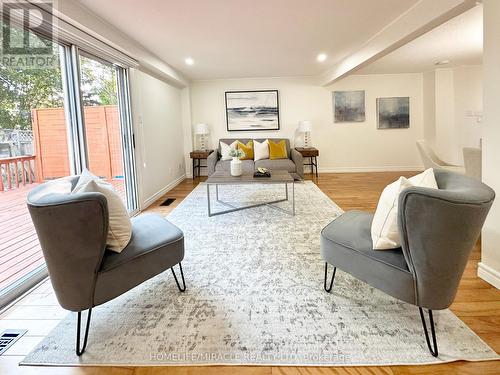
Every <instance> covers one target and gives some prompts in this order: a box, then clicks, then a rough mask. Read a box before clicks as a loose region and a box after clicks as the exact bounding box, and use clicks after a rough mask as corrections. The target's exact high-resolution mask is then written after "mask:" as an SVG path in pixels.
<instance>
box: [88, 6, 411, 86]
mask: <svg viewBox="0 0 500 375" xmlns="http://www.w3.org/2000/svg"><path fill="white" fill-rule="evenodd" d="M79 1H80V3H81V4H83V5H84V6H86V7H87V8H89V9H90V10H91V11H92V12H94V13H95V14H96V15H98V16H100V17H101V18H102V19H104V20H105V21H107V22H109V23H111V24H112V25H113V26H115V27H116V28H118V29H119V30H121V31H122V32H123V33H125V34H127V35H128V36H129V37H131V38H132V39H134V40H136V41H137V42H139V43H141V44H142V45H143V46H144V47H145V48H147V49H148V50H150V51H151V52H152V53H154V54H156V55H157V56H158V57H159V58H161V59H163V60H164V61H165V62H167V63H168V64H170V65H171V66H173V67H174V68H176V69H177V70H179V71H180V72H181V73H183V74H184V75H185V76H187V77H188V78H190V79H193V80H197V79H218V78H242V77H280V76H312V75H319V74H321V73H323V72H324V71H325V70H326V69H328V68H329V67H331V66H333V65H334V64H335V63H336V62H338V61H340V60H342V59H343V58H345V57H347V56H348V55H350V54H351V53H353V52H354V51H356V50H357V49H359V48H360V47H361V46H362V45H363V43H364V42H366V41H368V40H369V39H370V38H371V37H372V36H373V35H375V34H376V33H377V32H379V31H381V30H382V29H383V28H384V26H386V25H387V24H389V23H390V22H392V21H393V20H395V19H396V18H397V17H398V16H400V15H401V14H402V13H404V12H405V11H407V10H408V9H409V8H410V7H411V6H412V5H414V4H415V3H417V2H418V0H376V1H372V0H369V1H367V0H142V1H138V0H106V1H102V0H79ZM320 52H322V53H326V54H327V55H328V59H327V60H326V61H325V62H324V63H319V62H317V61H316V56H317V55H318V54H319V53H320ZM186 57H192V58H193V59H194V61H195V63H194V65H192V66H187V65H186V64H185V63H184V60H185V58H186Z"/></svg>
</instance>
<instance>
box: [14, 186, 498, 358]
mask: <svg viewBox="0 0 500 375" xmlns="http://www.w3.org/2000/svg"><path fill="white" fill-rule="evenodd" d="M280 194H281V195H284V188H283V187H281V186H270V185H261V186H255V185H254V186H249V185H248V186H236V187H234V186H232V187H230V186H223V187H221V188H220V197H221V199H224V200H226V201H229V202H232V203H233V204H235V205H238V204H247V203H255V202H258V201H261V200H264V199H267V200H272V199H275V198H276V196H278V195H280ZM295 194H296V202H297V204H296V210H297V215H296V216H295V217H292V216H290V215H289V214H287V213H285V212H282V211H280V210H276V209H273V208H271V207H267V206H262V207H258V208H252V209H249V210H245V211H239V212H234V213H230V214H226V215H221V216H215V217H211V218H208V217H207V203H206V186H205V185H204V184H201V185H199V186H198V187H197V188H196V189H195V190H194V191H193V192H192V193H191V194H190V195H189V196H188V197H187V198H186V199H185V200H184V201H183V202H182V203H181V204H180V205H179V206H178V207H177V208H176V209H175V210H174V211H173V212H172V213H171V214H170V215H169V216H168V219H169V220H171V221H172V222H173V223H175V224H176V225H178V226H179V227H180V228H181V229H182V230H183V231H184V234H185V238H186V257H185V259H184V261H183V267H184V273H185V276H186V283H187V291H186V292H185V293H179V292H178V290H177V287H176V285H175V282H174V280H173V277H172V274H171V273H170V271H168V272H164V273H162V274H160V275H158V276H157V277H155V278H153V279H151V280H149V281H148V282H146V283H144V284H142V285H141V286H139V287H137V288H135V289H133V290H132V291H130V292H128V293H127V294H125V295H123V296H121V297H119V298H117V299H115V300H113V301H111V302H109V303H107V304H104V305H102V306H99V307H97V308H95V309H94V311H93V314H92V324H91V329H90V336H89V343H88V348H87V351H86V353H85V354H84V355H83V356H82V357H81V358H78V357H77V356H76V355H75V354H74V345H75V314H69V315H68V317H67V318H66V319H65V320H63V321H62V322H61V323H60V324H59V326H57V327H56V328H55V329H54V330H53V331H52V332H51V333H50V334H49V335H48V336H47V337H46V338H45V339H44V340H43V341H42V342H41V343H40V344H39V345H38V346H37V347H36V348H35V349H34V350H33V351H32V352H31V353H30V354H29V355H28V356H27V357H26V358H25V359H24V361H23V363H22V364H31V365H34V364H42V365H63V364H66V365H148V366H155V365H195V364H196V365H200V364H210V365H211V364H247V365H285V364H297V365H314V366H323V365H329V366H330V365H340V366H345V365H396V364H424V363H438V362H443V361H453V360H458V359H465V360H482V359H498V356H497V354H496V353H495V352H494V351H493V350H492V349H490V348H489V347H488V346H487V345H486V344H485V343H484V342H483V341H481V340H480V339H479V337H477V336H476V335H475V334H474V333H473V332H472V331H471V330H470V329H469V328H468V327H467V326H466V325H465V324H464V323H462V322H461V321H460V320H459V319H458V318H457V317H456V316H455V315H454V314H453V313H451V312H450V311H449V310H444V311H437V312H436V314H435V319H436V322H437V335H438V343H439V353H440V355H439V358H434V357H432V356H431V355H430V354H429V352H428V350H427V346H426V343H425V338H424V335H423V331H422V326H421V322H420V317H419V313H418V309H417V307H415V306H411V305H408V304H405V303H403V302H400V301H398V300H395V299H393V298H391V297H389V296H387V295H386V294H384V293H382V292H379V291H377V290H375V289H373V288H371V287H370V286H368V285H366V284H364V283H363V282H361V281H358V280H356V279H355V278H353V277H351V276H350V275H348V274H346V273H344V272H341V271H338V272H337V276H336V279H335V285H334V289H333V291H332V293H331V294H327V293H326V292H324V290H323V285H322V283H323V272H324V268H323V267H324V263H323V262H322V260H321V257H320V252H319V234H320V231H321V229H322V228H323V227H324V226H325V225H326V224H328V223H329V222H330V221H331V220H334V219H335V218H336V217H337V216H338V215H339V214H341V213H342V210H341V209H340V208H339V207H338V206H336V205H335V204H334V203H333V202H332V201H331V200H330V199H329V198H328V197H327V196H326V195H324V194H323V193H322V192H321V191H320V190H319V188H318V187H317V186H316V185H314V184H313V183H311V182H305V183H298V184H296V186H295ZM281 195H280V196H281ZM279 205H280V206H281V207H283V208H288V203H287V202H283V203H280V204H279ZM214 208H215V209H224V208H226V207H225V206H222V205H220V204H217V205H215V207H214Z"/></svg>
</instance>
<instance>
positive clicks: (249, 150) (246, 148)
mask: <svg viewBox="0 0 500 375" xmlns="http://www.w3.org/2000/svg"><path fill="white" fill-rule="evenodd" d="M238 148H239V149H240V150H241V151H243V152H244V153H245V156H244V157H242V158H241V159H240V160H253V141H248V143H247V144H244V143H241V142H240V141H238Z"/></svg>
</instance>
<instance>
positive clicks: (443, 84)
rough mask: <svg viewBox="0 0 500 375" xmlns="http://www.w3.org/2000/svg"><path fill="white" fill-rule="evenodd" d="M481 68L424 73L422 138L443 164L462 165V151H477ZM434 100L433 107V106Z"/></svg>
mask: <svg viewBox="0 0 500 375" xmlns="http://www.w3.org/2000/svg"><path fill="white" fill-rule="evenodd" d="M482 86H483V77H482V66H480V65H472V66H459V67H456V68H448V69H436V70H435V71H434V72H427V73H424V118H425V125H424V136H425V139H426V140H427V141H429V143H431V145H432V146H433V147H434V148H435V151H436V153H437V154H438V155H439V156H440V157H441V158H442V159H443V160H445V161H447V162H449V163H452V164H458V165H463V163H464V161H463V151H462V150H463V148H464V147H479V142H480V139H481V136H482V130H481V129H482V123H481V121H480V120H479V121H478V119H477V117H473V116H471V112H472V113H474V114H477V113H482V107H483V93H482ZM432 100H434V103H432Z"/></svg>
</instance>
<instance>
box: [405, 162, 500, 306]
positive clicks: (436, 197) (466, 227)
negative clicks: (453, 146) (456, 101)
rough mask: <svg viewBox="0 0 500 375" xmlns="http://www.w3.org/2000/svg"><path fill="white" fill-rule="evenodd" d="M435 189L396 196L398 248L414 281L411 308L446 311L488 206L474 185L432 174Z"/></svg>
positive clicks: (487, 193)
mask: <svg viewBox="0 0 500 375" xmlns="http://www.w3.org/2000/svg"><path fill="white" fill-rule="evenodd" d="M434 172H435V176H436V181H437V184H438V186H439V189H428V188H422V187H412V188H408V189H405V190H404V191H403V192H402V193H401V194H400V196H399V218H398V220H399V229H400V233H401V241H402V249H403V253H404V256H405V259H406V262H407V263H408V267H409V269H410V271H411V272H412V273H413V274H414V278H415V292H416V296H417V301H416V304H417V305H418V306H422V307H426V308H428V309H433V310H439V309H444V308H447V307H448V306H449V305H450V304H451V303H452V302H453V299H454V298H455V294H456V292H457V288H458V283H459V282H460V279H461V277H462V274H463V272H464V269H465V266H466V263H467V260H468V258H469V255H470V252H471V250H472V248H473V247H474V245H475V243H476V241H477V239H478V237H479V235H480V232H481V228H482V226H483V223H484V221H485V219H486V215H487V214H488V211H489V209H490V207H491V205H492V203H493V200H494V198H495V193H494V191H493V190H492V189H490V188H489V187H488V186H486V185H485V184H483V183H481V182H480V181H478V180H476V179H473V178H470V177H468V176H464V175H461V174H458V173H453V172H448V171H443V170H435V171H434Z"/></svg>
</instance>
